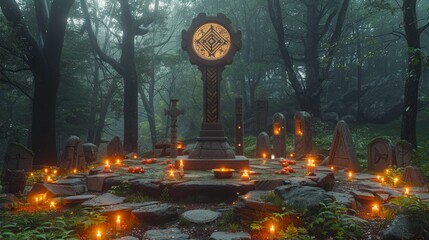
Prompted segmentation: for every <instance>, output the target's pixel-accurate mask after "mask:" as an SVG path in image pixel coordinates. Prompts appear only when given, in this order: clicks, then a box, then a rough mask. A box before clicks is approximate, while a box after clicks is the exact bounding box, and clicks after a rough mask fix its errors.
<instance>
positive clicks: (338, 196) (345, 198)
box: [327, 192, 357, 210]
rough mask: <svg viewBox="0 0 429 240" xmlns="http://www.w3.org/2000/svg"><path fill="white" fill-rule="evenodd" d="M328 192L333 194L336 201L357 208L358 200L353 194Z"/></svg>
mask: <svg viewBox="0 0 429 240" xmlns="http://www.w3.org/2000/svg"><path fill="white" fill-rule="evenodd" d="M327 194H328V195H330V196H333V197H334V198H335V201H336V202H338V203H340V204H342V205H344V206H346V207H347V208H351V209H355V210H356V209H357V204H356V200H355V198H354V197H353V195H351V194H348V193H339V192H327Z"/></svg>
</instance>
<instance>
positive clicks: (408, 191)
mask: <svg viewBox="0 0 429 240" xmlns="http://www.w3.org/2000/svg"><path fill="white" fill-rule="evenodd" d="M404 194H405V195H410V189H409V188H408V187H406V188H405V193H404Z"/></svg>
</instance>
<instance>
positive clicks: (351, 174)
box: [349, 171, 353, 179]
mask: <svg viewBox="0 0 429 240" xmlns="http://www.w3.org/2000/svg"><path fill="white" fill-rule="evenodd" d="M352 177H353V172H352V171H350V172H349V179H352Z"/></svg>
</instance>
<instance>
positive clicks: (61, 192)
mask: <svg viewBox="0 0 429 240" xmlns="http://www.w3.org/2000/svg"><path fill="white" fill-rule="evenodd" d="M38 194H45V196H46V199H51V198H55V197H64V196H74V195H76V189H75V188H73V187H72V186H66V185H58V184H48V183H36V184H34V185H33V188H31V190H30V192H29V193H28V194H27V202H31V203H34V201H35V197H36V196H37V195H38Z"/></svg>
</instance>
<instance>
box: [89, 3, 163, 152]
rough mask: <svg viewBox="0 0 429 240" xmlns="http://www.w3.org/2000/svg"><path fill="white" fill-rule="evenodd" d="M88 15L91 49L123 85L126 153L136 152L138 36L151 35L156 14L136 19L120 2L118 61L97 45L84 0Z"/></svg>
mask: <svg viewBox="0 0 429 240" xmlns="http://www.w3.org/2000/svg"><path fill="white" fill-rule="evenodd" d="M81 5H82V9H83V13H84V16H85V27H86V30H87V32H88V36H89V39H90V42H91V46H92V47H93V49H94V50H95V52H96V53H97V54H98V56H99V57H100V59H101V60H102V61H104V62H106V63H108V64H109V65H110V66H111V67H112V68H113V69H114V70H115V71H116V72H117V73H118V74H119V75H121V76H122V78H123V82H124V150H125V151H126V152H137V151H138V146H137V140H138V139H137V138H138V114H137V113H138V107H137V100H138V99H137V96H138V81H137V80H138V76H137V72H136V64H135V59H134V58H135V37H136V36H143V35H145V34H146V33H148V29H147V27H148V26H149V25H150V24H151V23H152V22H153V21H154V15H150V16H146V15H145V16H140V17H138V18H136V17H134V16H133V14H132V11H131V8H130V4H129V1H128V0H120V1H119V6H120V7H119V9H120V17H119V19H118V20H119V23H120V26H121V30H122V35H121V36H120V39H121V43H120V46H121V47H120V48H121V54H120V59H119V61H118V60H116V59H114V58H113V57H111V56H109V55H107V54H106V53H105V52H103V51H102V49H101V48H100V46H99V45H98V41H97V38H96V35H95V34H94V30H93V29H92V25H91V17H90V14H89V10H88V6H87V1H86V0H81ZM158 5H159V0H155V12H156V10H157V9H158Z"/></svg>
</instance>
